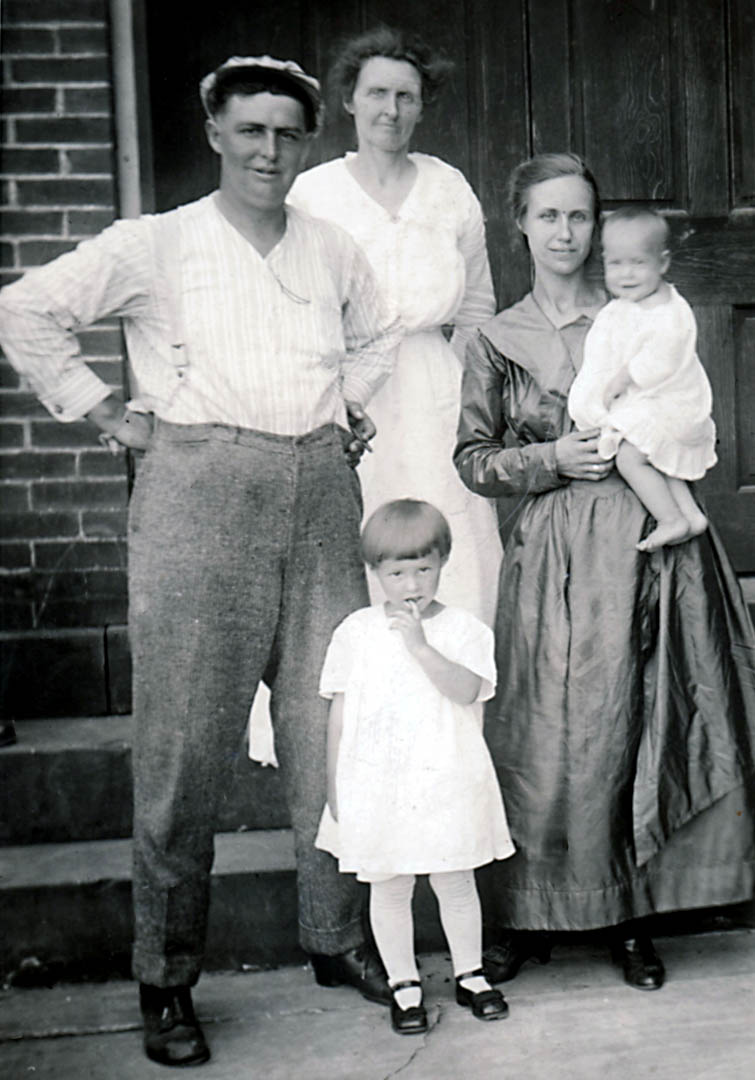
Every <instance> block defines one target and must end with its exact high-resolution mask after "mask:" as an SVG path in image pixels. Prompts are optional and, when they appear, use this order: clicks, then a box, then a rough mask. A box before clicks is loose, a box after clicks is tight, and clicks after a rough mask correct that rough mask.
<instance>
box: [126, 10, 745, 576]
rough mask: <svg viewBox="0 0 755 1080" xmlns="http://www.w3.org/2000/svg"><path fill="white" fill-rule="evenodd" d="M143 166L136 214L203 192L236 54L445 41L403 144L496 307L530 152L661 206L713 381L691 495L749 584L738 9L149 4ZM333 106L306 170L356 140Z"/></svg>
mask: <svg viewBox="0 0 755 1080" xmlns="http://www.w3.org/2000/svg"><path fill="white" fill-rule="evenodd" d="M143 16H144V22H145V30H146V42H147V60H148V63H147V68H148V73H149V94H148V101H149V109H148V113H147V112H145V120H148V121H149V124H150V125H151V149H152V156H153V161H154V169H153V171H152V174H151V177H150V178H149V179H150V181H151V184H150V185H148V187H149V186H151V190H152V197H151V199H149V198H148V202H147V205H146V206H145V209H153V208H154V209H158V210H161V209H166V208H168V207H170V206H175V205H177V204H179V203H181V202H186V201H188V200H190V199H193V198H196V197H197V196H198V195H200V194H203V193H204V192H207V191H209V190H211V189H212V188H213V186H214V185H215V182H216V161H215V159H214V155H213V154H211V152H210V151H209V150H208V148H207V146H206V142H205V140H204V135H203V132H202V126H203V117H202V112H201V109H200V106H199V102H198V97H197V86H198V83H199V80H200V78H201V77H202V75H204V74H205V73H206V72H207V71H210V70H211V69H212V68H213V67H215V66H217V64H219V63H220V62H221V61H222V60H224V59H225V58H226V57H227V56H230V55H232V54H234V53H235V54H242V55H257V54H260V53H265V52H268V53H271V54H272V55H274V56H281V57H292V58H295V59H298V60H299V61H300V62H301V63H302V64H303V66H304V67H305V68H306V69H307V70H310V71H313V72H316V73H318V74H323V73H325V72H327V69H328V66H329V59H330V57H331V55H332V51H333V47H334V45H336V44H337V41H338V39H339V38H340V37H342V36H345V35H348V34H351V33H354V32H356V31H359V30H362V29H365V28H367V27H370V26H373V25H374V24H375V23H377V22H379V21H382V22H385V23H388V24H393V25H400V26H404V27H408V28H410V29H413V30H417V31H418V32H420V33H421V34H423V35H424V36H425V37H426V38H427V39H428V40H429V41H431V42H432V43H434V44H436V45H438V46H440V47H442V48H444V49H445V50H446V52H447V53H448V54H449V55H450V56H451V57H452V58H453V60H454V61H455V63H456V70H455V76H454V78H453V79H452V80H451V82H450V84H449V85H448V86H447V87H446V88H444V91H443V94H442V96H441V98H440V100H439V101H438V102H437V104H436V105H435V106H433V107H432V108H430V109H428V110H427V111H426V114H425V117H424V118H423V121H422V123H421V125H420V126H419V128H418V131H417V139H416V148H417V149H421V150H426V151H427V152H429V153H434V154H437V155H438V156H440V157H442V158H444V159H445V160H447V161H450V162H451V163H452V164H454V165H457V166H458V167H459V168H461V169H462V170H463V171H464V172H465V174H466V176H467V177H468V179H469V180H470V182H471V183H472V185H473V186H474V188H475V190H476V191H477V193H478V195H479V197H480V199H481V202H482V205H483V208H484V210H485V213H486V217H487V221H488V246H489V250H490V256H491V263H492V266H493V273H494V277H495V280H496V286H497V292H498V300H499V304H500V306H504V305H506V304H509V303H511V302H513V301H514V300H516V299H518V298H519V297H520V296H522V295H523V293H524V292H525V291H526V289H527V288H528V284H529V267H528V262H527V257H526V254H525V252H524V249H523V247H522V244H521V239H520V237H519V234H518V233H517V232H516V230H515V229H514V228H513V227H512V224H511V222H510V221H509V217H508V212H507V208H506V204H505V192H506V180H507V177H508V174H509V172H510V170H511V168H512V167H513V166H514V165H515V164H516V163H517V162H518V161H520V160H522V159H523V158H525V157H527V156H528V155H529V154H530V153H532V152H538V151H543V150H563V149H571V150H575V151H576V152H577V153H580V154H582V155H583V156H584V157H585V158H586V160H587V161H588V163H589V164H590V166H591V168H592V169H593V171H594V173H595V175H596V176H597V178H598V182H599V184H600V187H601V191H602V194H603V199H604V202H605V205H606V207H607V208H608V209H610V208H612V207H614V206H617V205H620V204H621V203H624V202H629V201H631V202H643V203H647V204H648V205H651V206H654V207H657V208H658V209H660V210H663V211H664V212H666V213H668V215H669V218H670V221H671V225H672V230H673V235H674V249H675V250H674V257H673V267H672V271H671V273H670V275H669V276H670V278H671V280H673V281H674V282H675V283H676V284H677V286H678V287H679V289H680V291H681V292H682V293H683V294H684V295H685V296H686V297H687V299H688V300H689V301H690V302H691V303H692V305H693V307H694V309H695V313H696V315H697V320H698V325H699V351H700V355H701V359H702V360H703V363H704V364H705V366H706V368H707V370H708V373H709V375H710V378H711V382H712V385H713V392H714V398H715V404H714V415H715V419H716V423H717V425H718V431H719V445H718V454H719V464H718V465H717V466H716V467H715V469H713V470H712V471H711V472H710V473H709V475H708V476H707V477H706V478H705V480H704V481H703V483H702V485H701V487H702V491H703V494H704V496H705V499H706V503H707V505H708V507H709V509H710V511H711V513H712V516H713V518H714V520H715V522H716V524H717V525H718V527H719V529H720V530H721V532H722V534H723V536H724V540H725V543H726V545H727V548H728V550H729V552H730V554H731V555H732V558H733V560H734V563H735V565H736V567H737V569H738V570H739V571H740V572H750V573H755V543H753V535H755V530H754V529H753V526H754V525H755V419H753V401H755V359H753V358H754V356H755V352H754V350H755V120H754V117H755V96H754V95H753V81H754V76H753V72H755V45H754V44H753V42H755V14H754V11H753V4H752V0H466V2H465V3H459V2H456V0H411V2H407V0H316V2H307V0H276V3H275V4H269V5H247V4H242V3H241V2H240V0H216V2H215V3H214V4H213V5H212V9H211V12H208V10H207V9H200V8H198V7H197V6H196V5H188V6H185V7H184V8H183V9H182V14H181V18H180V19H176V17H175V10H174V8H173V7H172V5H168V4H157V3H155V4H146V5H145V7H144V8H143ZM352 139H353V136H352V130H351V124H350V122H349V121H348V119H347V118H346V117H345V116H344V115H343V114H342V113H341V111H340V110H339V108H338V105H337V103H336V104H335V106H331V109H330V123H329V124H328V126H327V127H326V130H325V132H324V133H323V136H322V138H321V139H320V140H319V143H318V145H317V147H316V149H315V152H314V154H313V156H312V163H313V164H314V163H316V162H317V161H321V160H326V159H329V158H331V157H335V156H336V155H338V154H341V153H343V151H344V150H345V149H347V148H349V147H351V146H352V145H353V141H352Z"/></svg>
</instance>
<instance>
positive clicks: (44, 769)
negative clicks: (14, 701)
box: [0, 716, 289, 844]
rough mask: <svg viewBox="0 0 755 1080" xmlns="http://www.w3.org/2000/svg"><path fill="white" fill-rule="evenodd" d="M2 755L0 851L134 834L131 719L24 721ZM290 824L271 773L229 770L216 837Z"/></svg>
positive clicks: (233, 765)
mask: <svg viewBox="0 0 755 1080" xmlns="http://www.w3.org/2000/svg"><path fill="white" fill-rule="evenodd" d="M16 730H17V733H18V742H17V744H16V745H15V746H8V747H4V748H3V749H0V844H36V843H67V842H70V841H78V840H104V839H111V838H118V837H127V836H130V835H131V733H132V720H131V717H130V716H101V717H94V718H91V719H53V720H22V721H19V722H17V724H16ZM288 825H289V815H288V809H287V807H286V802H285V798H284V795H283V786H282V784H281V781H280V776H279V774H278V771H277V770H276V769H271V768H262V766H260V765H257V764H256V763H254V762H251V761H249V758H248V757H247V754H246V748H245V746H244V745H243V744H242V743H241V742H239V750H238V754H237V755H236V757H235V758H234V760H233V761H232V762H230V763H229V776H228V785H227V790H226V794H225V797H224V799H223V801H222V804H221V808H220V817H219V820H218V831H219V832H234V831H235V830H237V829H240V828H248V829H280V828H286V827H287V826H288Z"/></svg>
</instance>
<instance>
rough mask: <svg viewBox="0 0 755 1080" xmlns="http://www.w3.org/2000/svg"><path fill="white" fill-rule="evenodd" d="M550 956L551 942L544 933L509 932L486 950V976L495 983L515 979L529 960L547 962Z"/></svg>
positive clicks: (484, 966) (490, 981) (484, 962)
mask: <svg viewBox="0 0 755 1080" xmlns="http://www.w3.org/2000/svg"><path fill="white" fill-rule="evenodd" d="M550 958H551V943H550V941H549V940H548V938H547V937H545V935H544V934H540V933H531V934H508V935H507V936H506V937H504V938H502V939H501V941H499V942H498V944H497V945H491V947H490V948H489V949H486V950H485V952H484V953H483V955H482V966H483V970H484V972H485V978H486V979H487V980H488V982H489V983H493V984H495V983H502V982H508V981H509V980H510V979H513V978H514V976H515V975H516V974H517V973H518V971H519V968H520V967H521V966H522V964H524V963H525V962H526V961H527V960H534V961H535V962H536V963H538V964H547V963H548V961H549V960H550Z"/></svg>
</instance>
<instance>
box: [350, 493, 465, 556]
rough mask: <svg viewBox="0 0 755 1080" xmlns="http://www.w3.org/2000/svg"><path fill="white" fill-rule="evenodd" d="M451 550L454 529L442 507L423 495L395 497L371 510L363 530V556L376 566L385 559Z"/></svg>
mask: <svg viewBox="0 0 755 1080" xmlns="http://www.w3.org/2000/svg"><path fill="white" fill-rule="evenodd" d="M431 551H437V552H438V554H439V555H440V557H441V560H442V561H443V562H445V561H446V559H447V558H448V555H449V552H450V551H451V529H450V528H449V525H448V522H447V521H446V519H445V517H444V516H443V514H441V512H440V510H437V509H436V508H435V507H434V506H431V504H430V503H427V502H422V500H421V499H394V500H393V502H387V503H383V505H382V506H379V507H378V508H377V510H375V511H374V513H372V514H371V515H370V517H369V519H368V521H367V524H366V525H365V527H364V529H363V530H362V557H363V558H364V561H365V562H366V563H367V565H368V566H371V567H373V568H374V567H376V566H379V564H380V563H381V562H382V561H383V560H384V559H421V558H423V557H424V556H425V555H429V554H430V552H431Z"/></svg>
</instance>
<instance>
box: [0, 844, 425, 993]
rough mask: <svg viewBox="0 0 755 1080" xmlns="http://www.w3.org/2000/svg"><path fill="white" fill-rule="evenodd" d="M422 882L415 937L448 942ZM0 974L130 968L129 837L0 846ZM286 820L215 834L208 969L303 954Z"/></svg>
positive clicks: (40, 976) (421, 942)
mask: <svg viewBox="0 0 755 1080" xmlns="http://www.w3.org/2000/svg"><path fill="white" fill-rule="evenodd" d="M419 885H420V887H419V888H418V890H417V899H416V912H417V931H418V932H417V940H418V947H419V948H420V949H422V950H431V949H437V948H443V947H444V945H443V938H442V934H441V930H440V924H439V922H438V918H437V908H436V905H435V901H434V898H433V896H432V894H431V892H430V890H429V887H428V886H427V883H426V882H425V881H421V882H420V883H419ZM0 926H2V928H3V933H2V935H1V936H0V983H2V982H3V981H4V979H6V978H8V977H10V976H11V975H12V974H13V973H16V974H15V978H16V979H19V980H20V982H21V983H23V982H24V981H27V982H31V983H33V984H36V985H45V984H46V983H49V984H52V983H54V982H57V981H59V980H61V979H67V980H79V979H94V978H98V979H102V978H114V977H125V976H127V975H128V973H129V970H130V958H129V953H130V947H131V938H132V932H133V923H132V915H131V841H130V840H90V841H86V842H82V843H69V844H29V845H20V846H15V847H6V848H2V849H0ZM304 959H305V957H304V955H303V953H302V952H301V950H300V949H299V945H298V931H297V900H296V873H295V861H294V845H293V837H292V834H291V831H290V830H288V829H269V830H256V831H252V832H238V833H221V834H218V835H217V836H216V838H215V864H214V867H213V872H212V886H211V902H210V925H209V933H208V940H207V955H206V964H205V966H206V968H207V970H237V971H240V970H247V969H253V968H257V967H270V966H277V965H279V964H284V963H294V962H302V961H303V960H304Z"/></svg>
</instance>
